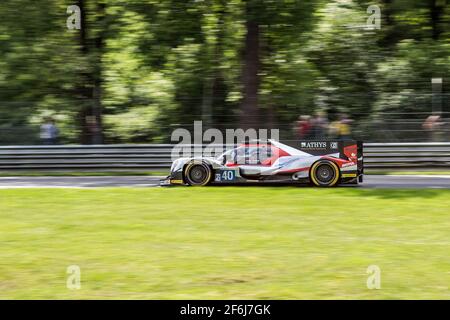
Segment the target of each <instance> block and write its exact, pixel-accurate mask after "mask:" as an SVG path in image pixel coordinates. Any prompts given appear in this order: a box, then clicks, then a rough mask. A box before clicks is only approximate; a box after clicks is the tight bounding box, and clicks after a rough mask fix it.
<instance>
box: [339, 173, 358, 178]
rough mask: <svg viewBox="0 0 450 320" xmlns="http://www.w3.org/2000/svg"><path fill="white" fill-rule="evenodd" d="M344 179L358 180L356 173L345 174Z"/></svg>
mask: <svg viewBox="0 0 450 320" xmlns="http://www.w3.org/2000/svg"><path fill="white" fill-rule="evenodd" d="M342 178H356V173H343V174H342Z"/></svg>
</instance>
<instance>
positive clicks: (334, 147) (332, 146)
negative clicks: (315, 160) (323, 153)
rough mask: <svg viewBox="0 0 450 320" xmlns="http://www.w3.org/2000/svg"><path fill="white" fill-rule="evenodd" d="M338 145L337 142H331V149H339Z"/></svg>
mask: <svg viewBox="0 0 450 320" xmlns="http://www.w3.org/2000/svg"><path fill="white" fill-rule="evenodd" d="M337 148H338V143H337V142H330V149H337Z"/></svg>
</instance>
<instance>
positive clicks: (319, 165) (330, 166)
mask: <svg viewBox="0 0 450 320" xmlns="http://www.w3.org/2000/svg"><path fill="white" fill-rule="evenodd" d="M339 177H340V174H339V167H338V166H337V164H336V163H334V162H333V161H329V160H320V161H317V162H315V163H314V164H313V165H312V166H311V171H310V178H311V182H312V183H313V184H314V185H316V186H318V187H333V186H335V185H336V184H337V183H338V181H339Z"/></svg>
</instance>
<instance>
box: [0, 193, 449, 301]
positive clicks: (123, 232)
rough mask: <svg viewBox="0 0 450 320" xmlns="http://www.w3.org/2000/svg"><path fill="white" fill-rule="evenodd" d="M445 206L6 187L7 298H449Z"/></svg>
mask: <svg viewBox="0 0 450 320" xmlns="http://www.w3.org/2000/svg"><path fill="white" fill-rule="evenodd" d="M449 207H450V191H446V190H375V189H354V188H337V189H313V188H298V187H292V188H291V187H261V188H255V187H209V188H187V187H186V188H184V187H180V188H151V189H146V188H141V189H137V188H135V189H133V188H111V189H14V190H12V189H11V190H7V189H5V190H0V210H1V212H0V243H1V246H2V247H1V250H0V298H3V299H5V298H7V299H11V298H15V299H49V298H56V299H79V298H83V299H84V298H86V299H100V298H105V299H112V298H120V299H131V298H137V299H332V298H336V299H353V298H354V299H449V298H450V293H449V292H450V291H449V284H450V255H449V252H450V238H449V235H450V233H449V230H450V210H449ZM373 264H375V265H378V266H379V267H380V268H381V289H380V290H369V289H367V287H366V280H367V274H366V269H367V267H368V266H369V265H373ZM69 265H78V266H80V268H81V284H82V287H81V289H80V290H68V289H67V288H66V277H67V275H66V268H67V267H68V266H69Z"/></svg>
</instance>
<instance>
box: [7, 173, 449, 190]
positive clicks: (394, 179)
mask: <svg viewBox="0 0 450 320" xmlns="http://www.w3.org/2000/svg"><path fill="white" fill-rule="evenodd" d="M161 178H163V177H152V176H114V177H113V176H104V177H102V176H96V177H0V189H13V188H102V187H158V186H159V181H160V179H161ZM251 185H254V184H251ZM258 185H260V186H263V185H262V184H258ZM244 187H245V186H244ZM343 187H347V186H343ZM348 187H351V188H353V187H358V188H398V189H400V188H418V189H423V188H432V189H450V175H443V176H431V175H420V176H417V175H416V176H404V175H389V176H382V175H366V176H365V177H364V183H363V184H361V185H359V186H348Z"/></svg>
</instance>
